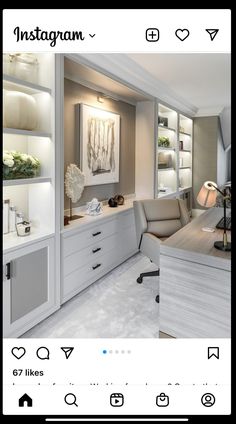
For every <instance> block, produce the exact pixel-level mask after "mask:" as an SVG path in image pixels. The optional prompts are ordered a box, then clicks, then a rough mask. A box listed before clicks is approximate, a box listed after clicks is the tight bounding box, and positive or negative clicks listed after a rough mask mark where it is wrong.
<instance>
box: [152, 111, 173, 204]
mask: <svg viewBox="0 0 236 424" xmlns="http://www.w3.org/2000/svg"><path fill="white" fill-rule="evenodd" d="M177 127H178V114H177V112H176V111H175V110H173V109H170V108H169V107H167V106H164V105H162V104H158V127H157V148H156V152H157V158H156V165H157V175H156V182H157V184H156V186H157V193H156V197H159V198H160V197H163V196H167V195H171V194H173V193H176V190H177Z"/></svg>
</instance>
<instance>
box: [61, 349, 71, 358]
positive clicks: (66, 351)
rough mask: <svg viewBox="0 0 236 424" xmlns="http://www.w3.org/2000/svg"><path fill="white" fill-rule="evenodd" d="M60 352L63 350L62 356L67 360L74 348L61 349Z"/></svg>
mask: <svg viewBox="0 0 236 424" xmlns="http://www.w3.org/2000/svg"><path fill="white" fill-rule="evenodd" d="M61 350H63V352H64V354H65V355H66V359H68V358H69V356H70V355H71V354H72V352H73V350H74V348H73V347H61Z"/></svg>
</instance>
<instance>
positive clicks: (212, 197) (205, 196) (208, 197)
mask: <svg viewBox="0 0 236 424" xmlns="http://www.w3.org/2000/svg"><path fill="white" fill-rule="evenodd" d="M217 191H218V192H219V193H220V194H221V195H222V196H223V201H224V232H223V241H215V243H214V246H215V248H216V249H219V250H224V251H230V250H231V243H229V242H228V241H227V232H226V200H227V199H230V196H228V195H227V191H226V188H224V191H221V190H219V188H218V187H217V184H216V183H214V182H213V181H206V182H205V183H204V184H203V186H202V188H201V190H200V191H199V193H198V195H197V201H198V203H199V204H200V205H201V206H205V207H206V208H211V207H212V206H214V205H215V204H216V196H217Z"/></svg>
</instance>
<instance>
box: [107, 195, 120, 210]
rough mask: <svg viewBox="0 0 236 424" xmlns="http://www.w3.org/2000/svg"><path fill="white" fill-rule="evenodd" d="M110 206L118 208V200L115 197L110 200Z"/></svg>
mask: <svg viewBox="0 0 236 424" xmlns="http://www.w3.org/2000/svg"><path fill="white" fill-rule="evenodd" d="M108 205H109V206H110V208H117V206H118V202H117V200H116V199H115V198H114V197H111V198H110V199H109V200H108Z"/></svg>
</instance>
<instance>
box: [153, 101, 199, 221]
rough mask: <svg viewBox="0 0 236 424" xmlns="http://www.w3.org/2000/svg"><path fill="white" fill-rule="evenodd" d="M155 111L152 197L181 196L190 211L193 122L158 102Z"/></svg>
mask: <svg viewBox="0 0 236 424" xmlns="http://www.w3.org/2000/svg"><path fill="white" fill-rule="evenodd" d="M157 110H158V118H157V125H156V128H157V131H156V132H157V142H156V192H155V197H156V198H168V197H169V198H171V197H173V198H176V197H179V198H182V199H184V200H185V201H186V205H187V207H188V210H189V213H190V214H191V204H192V131H193V130H192V127H193V121H192V119H191V118H189V117H187V116H184V115H182V114H181V113H178V112H177V111H175V110H174V109H171V108H170V107H169V106H164V105H162V104H160V103H159V104H158V107H157Z"/></svg>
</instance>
